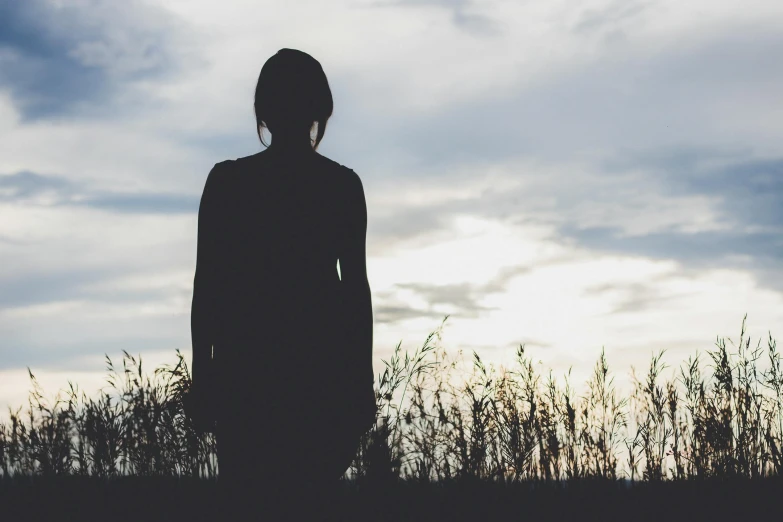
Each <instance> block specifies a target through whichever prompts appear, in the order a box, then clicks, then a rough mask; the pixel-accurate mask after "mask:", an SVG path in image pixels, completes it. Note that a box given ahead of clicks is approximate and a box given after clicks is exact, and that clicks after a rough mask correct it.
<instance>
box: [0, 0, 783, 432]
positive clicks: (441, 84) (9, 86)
mask: <svg viewBox="0 0 783 522" xmlns="http://www.w3.org/2000/svg"><path fill="white" fill-rule="evenodd" d="M781 29H783V4H781V3H779V2H775V1H771V0H770V1H761V0H745V1H743V2H741V3H740V2H738V1H727V2H721V3H715V2H711V1H707V0H694V1H691V2H677V1H672V0H655V1H647V2H638V1H635V0H622V1H606V0H601V1H589V2H575V1H560V0H554V1H553V0H549V1H546V2H544V1H535V2H524V3H523V2H517V1H492V0H482V1H481V2H471V1H468V0H452V1H448V0H422V1H415V0H401V1H383V2H380V1H378V2H369V1H358V0H356V1H341V0H332V1H330V2H323V1H321V0H313V1H297V2H288V3H286V2H279V1H269V2H259V1H258V0H252V1H251V0H247V1H245V0H224V1H222V2H218V3H215V2H208V1H202V0H160V1H154V2H153V1H140V0H132V1H131V0H129V1H125V2H114V1H110V0H68V1H55V0H25V1H24V2H19V1H16V0H0V266H2V269H1V270H0V418H5V417H7V409H8V407H9V406H12V407H14V408H15V407H17V406H22V405H23V404H25V403H26V399H27V394H28V391H29V390H30V382H29V378H28V374H27V367H29V368H30V369H31V370H32V371H33V372H34V373H35V375H36V377H37V378H38V380H39V381H40V382H41V384H42V385H43V387H44V389H45V390H47V391H49V392H52V393H53V392H55V391H56V390H58V389H60V388H63V387H65V386H67V381H68V380H71V381H73V382H76V383H78V384H79V385H80V387H81V388H83V389H84V390H86V391H87V392H88V393H92V392H95V391H97V390H98V388H99V387H101V386H103V385H104V384H105V375H106V374H105V361H104V354H108V355H109V356H110V357H111V358H112V359H115V360H117V361H119V359H121V356H122V350H127V351H129V352H130V353H132V354H141V355H142V357H143V359H144V361H145V363H144V364H145V367H146V368H148V369H149V370H152V368H154V367H155V366H157V365H159V364H163V363H175V362H176V361H175V350H176V349H180V350H182V351H183V352H184V353H185V354H186V356H187V359H188V360H189V359H190V300H191V297H192V282H193V274H194V270H195V261H196V233H197V211H198V203H199V198H200V196H201V191H202V189H203V187H204V181H205V179H206V176H207V173H208V172H209V170H210V169H211V168H212V166H213V165H214V164H215V163H216V162H219V161H222V160H224V159H235V158H238V157H242V156H247V155H250V154H254V153H255V152H257V151H259V150H261V148H262V147H263V146H262V145H261V144H260V143H259V142H258V138H257V136H256V134H255V121H254V116H253V91H254V88H255V82H256V80H257V77H258V73H259V71H260V69H261V66H262V65H263V63H264V62H265V61H266V60H267V59H268V58H269V57H270V56H271V55H273V54H274V53H275V52H277V50H279V49H280V48H283V47H290V48H295V49H300V50H302V51H305V52H307V53H309V54H311V55H312V56H314V57H315V58H316V59H318V60H319V61H320V62H321V64H322V65H323V68H324V70H325V72H326V75H327V77H328V79H329V81H330V85H331V88H332V92H333V95H334V101H335V109H334V115H333V117H332V118H331V119H330V121H329V124H328V127H327V130H326V135H325V137H324V140H323V142H322V143H321V146H320V147H319V152H320V153H321V154H323V155H325V156H327V157H329V158H331V159H333V160H335V161H337V162H339V163H341V164H343V165H346V166H348V167H350V168H353V169H354V170H355V171H356V172H357V173H358V174H359V175H360V176H361V178H362V180H363V182H364V187H365V193H366V197H367V204H368V220H369V225H368V272H369V278H370V285H371V288H372V292H373V305H374V315H375V348H374V350H375V371H376V373H380V372H382V371H383V364H382V362H381V359H385V358H388V357H389V355H390V354H391V352H392V350H393V348H394V346H395V345H396V344H397V343H398V342H400V341H402V346H403V348H409V349H411V350H412V349H414V348H415V347H416V346H417V345H420V344H421V343H422V342H423V340H424V339H425V337H426V335H427V334H428V333H429V332H430V331H432V330H434V329H435V328H436V327H437V326H438V325H439V324H440V323H441V321H442V320H443V318H444V316H446V315H447V314H450V317H449V319H448V321H447V322H446V326H445V329H444V335H443V346H444V347H445V348H446V349H447V350H449V351H452V352H454V353H457V352H458V351H459V350H463V351H464V352H465V353H466V354H470V353H471V352H472V351H474V350H475V351H476V352H477V353H478V354H480V355H481V357H482V358H484V359H485V360H486V361H489V362H492V363H495V364H509V363H511V362H512V361H513V359H514V352H515V348H516V347H517V346H518V345H520V344H524V345H525V346H526V352H527V353H528V354H530V355H531V356H533V357H534V358H535V359H536V360H537V361H541V364H542V365H543V367H544V368H551V369H552V370H553V372H554V374H555V375H556V376H562V375H563V374H564V373H565V372H566V371H568V368H569V367H572V368H573V372H572V375H574V376H575V377H576V378H577V383H580V382H582V381H583V379H584V378H586V377H587V375H588V374H590V373H591V372H592V368H593V366H594V364H595V361H596V359H597V358H598V356H599V354H600V351H601V349H602V348H604V349H605V351H606V355H607V358H608V361H609V364H610V367H611V369H612V370H613V372H615V374H616V375H615V377H616V382H617V383H618V385H620V386H621V387H624V386H626V385H627V384H628V383H629V382H630V369H631V367H632V366H636V367H637V368H642V369H643V368H645V367H646V366H647V365H648V362H649V360H650V355H651V354H652V353H653V352H657V351H659V350H661V349H666V351H667V352H666V355H665V357H664V360H665V361H667V362H668V363H669V364H670V365H671V366H672V368H671V370H675V369H676V367H677V366H678V365H679V364H680V363H681V362H682V361H684V360H685V359H687V357H688V356H691V355H693V354H695V353H696V352H697V351H701V350H703V349H709V348H711V347H712V346H713V345H714V342H715V339H716V337H719V336H720V337H723V336H728V337H730V338H731V339H734V340H735V341H736V340H737V339H738V338H739V334H740V329H741V323H742V319H743V317H744V315H745V314H748V323H747V324H748V331H749V333H750V335H751V336H752V337H754V341H753V344H754V345H755V344H756V339H761V340H762V345H763V344H765V343H764V342H763V340H764V339H765V338H766V337H767V336H768V333H769V332H771V333H772V336H773V337H775V336H777V337H779V336H780V333H781V331H783V277H781V275H782V274H783V139H781V138H783V99H781V97H780V92H783V68H781V67H780V64H779V60H780V56H781V54H783V31H781ZM266 137H267V138H269V134H268V132H267V133H266ZM668 374H669V371H668V370H667V376H668Z"/></svg>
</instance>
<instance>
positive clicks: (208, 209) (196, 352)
mask: <svg viewBox="0 0 783 522" xmlns="http://www.w3.org/2000/svg"><path fill="white" fill-rule="evenodd" d="M219 170H220V169H219V168H218V165H215V166H214V167H212V170H211V171H210V172H209V175H208V176H207V181H206V183H205V184H204V192H203V193H202V195H201V202H200V204H199V210H198V240H197V241H198V243H197V247H196V273H195V277H194V278H193V301H192V305H191V312H190V334H191V340H192V345H193V362H192V368H191V379H192V386H193V388H194V389H202V388H204V387H206V389H207V390H208V389H209V388H210V384H211V383H210V382H209V381H210V377H211V374H212V343H213V341H214V322H215V317H214V304H215V262H214V261H215V259H216V256H217V252H216V250H217V244H216V237H217V226H216V225H217V222H216V218H217V216H218V214H217V211H218V209H217V208H216V203H217V201H216V199H215V195H216V194H215V185H216V182H217V177H218V175H219Z"/></svg>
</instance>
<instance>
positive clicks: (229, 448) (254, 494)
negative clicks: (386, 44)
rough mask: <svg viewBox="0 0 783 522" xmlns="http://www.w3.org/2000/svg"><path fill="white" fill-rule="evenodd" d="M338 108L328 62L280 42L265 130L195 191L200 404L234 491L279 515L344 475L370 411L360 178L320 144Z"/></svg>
mask: <svg viewBox="0 0 783 522" xmlns="http://www.w3.org/2000/svg"><path fill="white" fill-rule="evenodd" d="M332 110H333V101H332V94H331V90H330V88H329V83H328V81H327V78H326V75H325V74H324V71H323V69H322V67H321V64H320V63H319V62H318V61H317V60H315V59H314V58H313V57H312V56H310V55H309V54H306V53H304V52H301V51H298V50H294V49H281V50H280V51H278V52H277V53H276V54H275V55H274V56H272V57H271V58H270V59H269V60H268V61H267V62H266V63H265V64H264V66H263V68H262V70H261V74H260V76H259V78H258V84H257V87H256V93H255V116H256V123H257V133H258V137H259V139H260V140H261V142H262V143H264V140H263V137H262V129H263V128H264V127H266V128H267V129H268V130H269V132H270V133H271V135H272V142H271V144H270V145H269V146H268V147H267V148H266V149H265V150H262V151H261V152H259V153H257V154H254V155H252V156H247V157H243V158H239V159H236V160H228V161H223V162H220V163H217V164H216V165H215V166H214V167H213V168H212V170H211V172H210V173H209V176H208V177H207V180H206V183H205V186H204V192H203V195H202V197H201V203H200V206H199V214H198V247H197V260H196V273H195V277H194V287H193V303H192V310H191V334H192V342H193V363H192V388H191V398H192V403H191V411H190V415H191V417H192V418H193V420H194V421H195V422H196V425H197V429H199V430H204V431H213V432H214V433H215V436H216V441H217V454H218V455H217V456H218V482H219V483H221V484H222V485H223V486H225V489H226V490H227V491H228V492H230V495H231V499H230V500H229V501H230V502H232V503H234V507H235V508H237V509H238V510H239V508H238V507H237V506H240V505H241V506H243V507H242V508H241V509H250V507H253V509H254V510H255V512H257V513H258V514H259V516H261V515H263V514H264V513H271V512H275V513H276V515H275V517H276V518H271V519H272V520H284V519H287V518H286V516H289V518H292V519H298V518H296V516H295V515H294V513H296V512H297V510H296V508H297V507H300V506H302V505H306V504H308V503H311V505H315V504H312V502H315V501H314V500H312V499H310V500H308V499H307V498H304V497H302V495H303V494H305V495H310V494H311V493H315V492H319V491H326V489H324V488H325V487H326V486H327V485H328V484H330V483H331V484H334V485H336V484H337V483H338V479H339V477H340V476H342V475H343V474H344V473H345V471H346V470H347V468H348V466H349V465H350V463H351V460H352V458H353V457H354V455H355V452H356V450H357V448H358V443H359V439H360V437H361V435H362V434H363V433H364V432H365V431H367V430H368V429H369V428H370V427H371V426H372V424H373V422H374V421H375V413H376V410H375V408H376V406H375V404H376V403H375V393H374V389H373V369H372V337H373V333H372V303H371V298H370V287H369V283H368V280H367V270H366V249H365V239H366V229H367V208H366V202H365V197H364V190H363V186H362V182H361V180H360V178H359V176H358V175H357V174H356V173H355V172H354V171H353V170H352V169H350V168H348V167H345V166H343V165H341V164H339V163H337V162H335V161H333V160H330V159H328V158H326V157H324V156H322V155H321V154H319V153H318V152H316V149H317V147H318V144H319V143H320V141H321V139H322V138H323V136H324V132H325V130H326V123H327V120H328V119H329V117H330V116H331V114H332ZM314 126H317V135H316V138H315V140H314V141H313V140H312V137H311V131H312V129H313V127H314ZM264 145H266V143H264ZM338 261H339V273H338V268H337V265H338ZM308 498H309V497H308ZM275 509H278V511H275Z"/></svg>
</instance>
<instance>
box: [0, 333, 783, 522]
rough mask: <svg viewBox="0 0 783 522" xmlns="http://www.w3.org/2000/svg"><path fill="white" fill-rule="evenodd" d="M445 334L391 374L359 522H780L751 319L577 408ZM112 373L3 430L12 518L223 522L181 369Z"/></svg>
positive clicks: (766, 361) (352, 510)
mask: <svg viewBox="0 0 783 522" xmlns="http://www.w3.org/2000/svg"><path fill="white" fill-rule="evenodd" d="M442 326H443V325H441V327H439V328H438V329H436V330H435V331H434V332H432V333H431V334H430V335H429V336H428V337H427V339H426V340H425V342H424V343H423V344H422V346H421V347H419V348H417V349H416V350H415V351H413V353H409V352H403V351H402V349H401V345H399V344H398V345H397V347H396V348H395V350H394V353H393V355H392V357H391V358H390V359H389V360H388V361H384V365H385V368H384V371H383V372H382V373H381V374H380V375H379V377H378V381H377V383H376V399H377V405H378V418H377V422H376V425H375V427H374V428H373V429H372V430H371V431H369V432H368V433H367V434H366V436H365V437H364V439H363V440H362V443H361V445H360V448H359V450H358V452H357V454H356V457H355V459H354V461H353V463H352V465H351V467H350V469H349V470H348V471H347V472H346V476H345V477H344V479H345V480H344V481H343V482H342V483H341V484H340V488H341V489H340V490H339V492H338V493H336V494H335V504H339V505H341V506H342V512H344V513H346V517H347V518H348V519H350V520H354V519H355V520H475V519H478V518H484V517H495V516H503V517H504V518H506V519H509V520H527V519H535V520H614V519H617V520H619V519H621V518H622V519H627V518H634V519H637V520H653V519H660V518H662V517H666V519H669V520H672V519H673V520H707V519H709V520H723V519H729V518H738V517H740V516H741V517H749V516H759V517H761V518H762V519H767V520H778V519H783V516H782V515H780V514H779V512H780V509H779V503H778V502H777V494H778V492H780V490H781V482H780V471H781V466H783V454H782V453H781V445H782V444H783V366H781V356H780V353H779V352H778V351H777V347H776V343H775V340H774V339H773V338H772V335H771V334H770V335H769V338H768V339H766V346H764V345H763V344H762V343H761V341H759V342H758V343H756V345H755V346H752V345H751V341H750V339H749V338H747V339H746V338H745V319H743V322H742V330H741V334H740V340H739V343H738V344H736V345H734V344H733V343H730V344H731V347H730V346H729V345H727V343H726V341H725V340H723V339H718V340H717V342H716V343H715V347H714V348H713V349H710V350H706V352H705V353H704V354H699V355H698V356H695V357H692V358H690V359H688V360H687V361H685V362H684V363H683V364H682V365H681V366H680V367H679V368H678V372H677V374H676V377H675V378H672V379H668V380H667V379H664V378H663V377H662V371H663V369H664V367H665V366H664V365H663V363H662V356H663V353H664V352H663V351H661V352H660V353H658V354H656V355H654V356H653V357H652V360H651V361H650V364H649V366H648V368H647V369H646V371H645V372H644V374H643V376H641V377H638V378H636V377H635V381H634V388H633V390H632V391H631V393H629V394H627V395H626V396H621V394H620V392H619V391H618V390H617V389H616V387H615V385H614V382H613V378H612V374H611V372H610V371H609V364H608V362H607V359H606V357H605V354H604V353H603V352H602V353H600V355H599V356H598V360H597V362H596V364H595V367H594V371H593V373H592V376H591V378H590V379H589V380H588V382H587V383H586V384H585V385H584V387H583V389H582V390H581V393H577V391H576V390H575V388H574V386H573V384H572V383H571V382H570V381H569V376H568V375H566V376H565V377H564V379H563V381H562V382H561V381H559V380H558V379H556V378H554V377H553V376H552V373H551V372H550V373H549V374H548V375H546V376H544V375H541V374H539V373H537V370H536V367H535V366H534V364H533V362H532V360H531V358H530V357H529V356H528V355H527V354H526V352H525V348H524V346H520V347H519V348H518V349H517V352H516V363H515V365H514V367H512V368H502V367H501V368H495V367H493V366H492V365H488V364H485V363H484V362H483V361H482V360H481V359H480V358H479V357H478V355H476V354H473V357H472V359H471V360H470V361H469V364H468V366H467V370H465V367H464V366H461V364H463V363H464V362H465V360H464V358H462V357H461V355H460V356H459V357H449V356H448V354H447V351H446V350H445V349H443V348H442V347H441V346H440V342H439V341H440V332H441V328H442ZM106 363H107V370H108V373H109V377H108V380H109V383H110V385H109V386H108V387H107V388H106V389H104V390H103V391H101V393H100V395H98V396H88V395H87V394H86V393H84V392H83V391H80V390H79V389H78V387H77V386H76V385H74V384H71V386H70V388H69V389H68V390H65V391H61V392H60V393H59V394H58V395H57V396H56V397H55V398H54V399H47V398H46V396H45V394H44V391H43V390H41V388H40V386H38V384H37V381H36V380H35V377H34V375H33V374H32V373H31V374H30V378H31V385H32V390H31V393H30V401H29V403H28V405H27V407H26V408H21V407H20V408H19V409H17V410H15V411H12V412H11V422H10V423H7V424H4V425H0V473H2V479H0V495H1V497H0V501H2V504H3V512H4V513H6V514H10V515H12V516H10V517H9V518H8V520H33V519H50V518H52V517H51V515H52V514H53V513H57V514H58V515H59V516H58V517H57V518H59V519H62V520H69V519H79V520H82V519H84V520H87V519H96V520H97V519H110V518H114V519H115V520H116V519H120V520H124V519H127V520H138V519H143V520H157V519H160V520H172V519H188V520H198V519H201V518H203V519H205V520H209V519H213V520H214V519H220V518H221V517H220V516H219V513H217V514H216V513H213V512H212V510H213V508H214V505H215V503H214V502H213V500H214V499H215V495H216V494H217V493H216V488H215V481H216V478H217V476H218V471H219V470H218V467H217V459H216V456H215V444H214V439H213V438H212V437H211V436H210V435H199V434H197V433H196V432H195V431H194V430H193V427H192V425H191V424H190V420H189V418H188V417H187V416H186V415H185V414H184V412H183V406H182V405H183V400H184V398H185V397H187V393H188V390H189V385H190V375H189V371H188V367H187V365H186V363H185V360H184V358H183V356H182V355H181V354H180V353H179V352H177V360H176V363H175V364H173V365H171V366H164V367H161V368H158V369H156V370H155V371H154V372H153V373H152V374H151V375H149V374H146V373H145V372H144V371H143V367H142V362H141V359H140V358H135V357H133V356H131V355H130V354H127V353H125V356H124V358H123V361H122V368H116V367H115V365H114V364H113V362H112V361H111V360H110V359H109V358H108V356H107V358H106ZM634 375H635V372H634ZM313 436H314V437H317V436H318V434H317V433H313ZM199 517H201V518H199Z"/></svg>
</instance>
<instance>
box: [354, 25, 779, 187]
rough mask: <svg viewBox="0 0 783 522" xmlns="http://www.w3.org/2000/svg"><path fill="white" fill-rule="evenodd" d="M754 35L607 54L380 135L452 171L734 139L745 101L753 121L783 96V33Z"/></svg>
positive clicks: (759, 29)
mask: <svg viewBox="0 0 783 522" xmlns="http://www.w3.org/2000/svg"><path fill="white" fill-rule="evenodd" d="M745 29H746V28H744V27H740V26H738V27H736V28H735V30H734V31H726V32H722V33H717V34H712V35H710V36H709V38H706V39H704V40H701V41H696V42H695V43H683V44H682V45H680V46H678V47H676V46H674V45H671V46H669V47H668V48H664V49H663V50H661V51H658V52H647V53H644V52H633V50H629V51H627V52H624V53H613V52H611V50H607V51H608V52H606V53H604V55H605V57H603V58H597V59H596V60H594V61H589V62H588V61H585V62H580V63H574V64H573V65H572V66H571V67H569V68H567V69H560V70H561V71H564V72H559V73H557V74H550V75H549V76H548V77H544V78H543V79H541V80H540V81H536V82H528V83H526V84H524V85H520V87H519V88H518V89H516V90H507V89H504V91H503V92H510V93H511V94H508V95H497V96H495V95H492V93H488V92H483V93H481V94H480V95H476V96H475V97H474V98H473V99H470V100H467V101H462V102H460V104H459V105H458V106H445V107H442V108H440V109H437V110H431V111H426V112H422V113H411V114H406V117H405V119H404V120H402V122H400V121H398V120H394V121H390V122H389V123H388V124H384V122H383V121H373V122H372V125H373V127H372V132H373V133H374V135H376V136H377V137H378V139H379V140H381V141H382V142H384V143H386V144H387V146H390V147H393V148H396V149H399V150H404V151H405V152H406V153H407V154H410V155H413V156H414V157H415V158H416V160H417V161H418V164H419V165H422V166H427V167H438V168H443V169H444V171H446V172H447V170H446V169H448V167H449V166H450V165H453V164H462V165H471V164H475V165H481V164H484V163H487V162H500V161H503V160H507V159H512V158H516V157H520V156H525V157H529V158H537V159H541V160H544V161H548V162H562V161H568V160H582V159H583V158H585V156H584V153H585V152H589V153H594V152H595V151H600V150H623V149H626V150H628V149H644V148H648V147H649V148H653V149H654V148H658V147H669V146H673V144H684V145H687V146H691V145H692V146H699V145H704V146H706V145H705V144H712V143H715V142H720V143H722V142H726V141H727V140H728V138H729V136H728V135H726V134H722V132H723V131H721V129H724V128H725V125H723V122H725V119H726V118H727V111H730V110H734V109H735V108H736V107H737V100H745V101H746V103H745V104H744V110H745V114H744V119H745V120H746V121H747V119H750V118H752V117H756V118H758V119H759V121H764V120H765V119H767V118H768V117H769V107H770V106H774V104H775V103H777V92H779V91H780V90H783V69H781V68H780V67H778V64H777V56H778V55H780V54H781V53H783V34H781V32H780V31H779V30H778V28H777V26H776V25H773V24H772V22H771V21H770V23H769V25H763V24H756V25H754V26H752V27H751V26H749V27H747V30H745ZM765 103H766V106H765ZM357 125H360V126H361V125H362V122H357ZM748 129H749V127H746V129H743V130H742V131H739V134H735V135H732V136H731V138H732V139H733V140H734V143H735V144H736V145H735V146H742V145H752V144H753V142H752V141H745V143H743V136H747V132H748ZM368 132H370V129H368ZM752 138H753V136H750V137H749V138H748V139H752ZM588 157H589V156H588ZM401 175H405V174H404V173H401ZM410 175H414V174H413V172H411V174H410Z"/></svg>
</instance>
